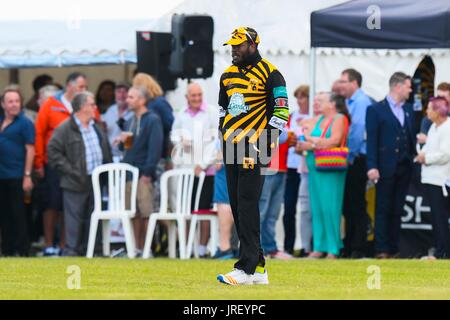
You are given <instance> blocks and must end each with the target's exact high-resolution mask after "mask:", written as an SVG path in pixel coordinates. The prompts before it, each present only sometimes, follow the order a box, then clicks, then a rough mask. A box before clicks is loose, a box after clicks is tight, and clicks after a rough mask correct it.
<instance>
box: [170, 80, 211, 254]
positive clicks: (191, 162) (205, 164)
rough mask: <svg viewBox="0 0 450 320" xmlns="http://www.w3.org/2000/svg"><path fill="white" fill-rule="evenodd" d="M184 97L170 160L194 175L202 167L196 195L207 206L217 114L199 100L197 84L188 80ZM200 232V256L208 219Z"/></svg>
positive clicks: (201, 203)
mask: <svg viewBox="0 0 450 320" xmlns="http://www.w3.org/2000/svg"><path fill="white" fill-rule="evenodd" d="M186 100H187V107H186V108H184V109H182V110H181V111H179V112H178V113H177V114H176V116H175V122H174V124H173V127H172V135H171V138H172V142H173V144H174V146H175V147H174V151H173V152H172V160H173V163H174V165H175V166H176V167H183V168H186V167H187V168H194V169H195V174H196V176H198V175H199V174H200V173H201V172H202V171H205V173H206V177H205V181H204V183H203V188H202V193H201V196H200V204H199V210H209V209H211V207H212V197H213V191H214V175H215V169H214V163H215V160H216V152H217V150H216V148H215V139H216V137H217V127H218V116H217V114H216V113H215V108H211V107H209V106H208V105H207V104H206V103H205V101H204V100H203V90H202V88H201V86H200V85H199V84H197V83H191V84H189V86H188V88H187V92H186ZM197 183H198V179H197V178H196V179H195V181H194V192H193V195H195V192H196V189H197ZM192 202H194V201H192ZM193 204H194V203H192V205H193ZM192 209H193V208H192ZM200 234H201V236H200V247H199V255H200V256H204V255H205V254H206V244H207V243H208V238H209V222H207V221H203V222H202V223H201V226H200Z"/></svg>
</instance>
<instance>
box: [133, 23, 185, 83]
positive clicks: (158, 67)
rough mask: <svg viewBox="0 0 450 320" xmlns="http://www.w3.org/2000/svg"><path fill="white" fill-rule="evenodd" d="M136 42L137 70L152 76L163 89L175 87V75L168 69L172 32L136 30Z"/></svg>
mask: <svg viewBox="0 0 450 320" xmlns="http://www.w3.org/2000/svg"><path fill="white" fill-rule="evenodd" d="M136 44H137V71H138V72H144V73H147V74H149V75H151V76H153V77H154V78H155V79H156V80H157V81H158V83H159V85H160V86H161V88H162V89H163V90H164V91H167V90H173V89H175V88H176V87H177V82H176V80H177V77H176V76H174V75H172V74H171V72H170V71H169V64H170V53H171V52H172V34H170V33H164V32H150V31H138V32H136Z"/></svg>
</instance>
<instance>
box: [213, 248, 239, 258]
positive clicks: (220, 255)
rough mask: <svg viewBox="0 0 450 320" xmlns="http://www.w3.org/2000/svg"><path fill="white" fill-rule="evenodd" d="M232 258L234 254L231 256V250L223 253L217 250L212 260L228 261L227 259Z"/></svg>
mask: <svg viewBox="0 0 450 320" xmlns="http://www.w3.org/2000/svg"><path fill="white" fill-rule="evenodd" d="M233 258H234V254H233V250H231V249H228V250H225V251H221V250H220V249H217V251H216V254H215V255H214V257H213V259H218V260H228V259H233Z"/></svg>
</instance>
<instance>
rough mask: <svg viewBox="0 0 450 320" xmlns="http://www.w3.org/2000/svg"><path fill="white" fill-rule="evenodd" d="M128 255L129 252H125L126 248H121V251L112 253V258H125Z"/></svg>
mask: <svg viewBox="0 0 450 320" xmlns="http://www.w3.org/2000/svg"><path fill="white" fill-rule="evenodd" d="M126 255H127V251H126V250H125V248H120V249H117V250H113V251H111V258H123V257H126Z"/></svg>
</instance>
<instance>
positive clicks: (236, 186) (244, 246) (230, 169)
mask: <svg viewBox="0 0 450 320" xmlns="http://www.w3.org/2000/svg"><path fill="white" fill-rule="evenodd" d="M225 171H226V175H227V186H228V195H229V198H230V205H231V210H232V212H233V218H234V223H235V225H236V230H237V233H238V236H239V240H240V259H239V261H237V262H236V263H235V265H234V267H235V268H236V269H240V270H244V271H245V273H247V274H253V273H254V272H255V269H256V267H257V266H261V267H264V265H265V260H264V253H263V250H262V248H261V242H260V216H259V198H260V196H261V191H262V186H263V183H264V176H262V175H261V167H260V165H259V164H255V165H254V168H253V169H250V168H249V169H246V168H244V167H243V165H242V164H226V165H225Z"/></svg>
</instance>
